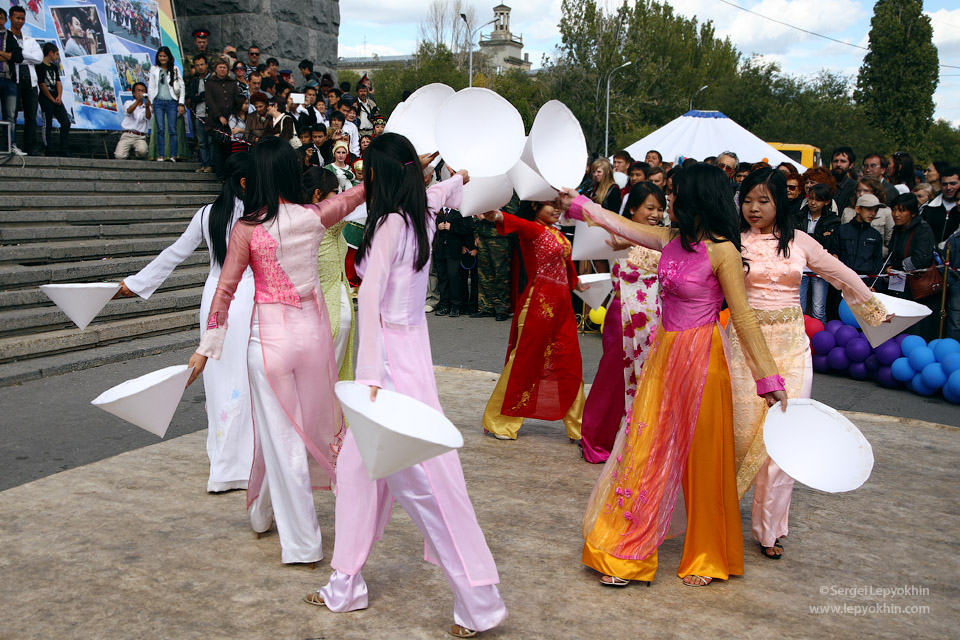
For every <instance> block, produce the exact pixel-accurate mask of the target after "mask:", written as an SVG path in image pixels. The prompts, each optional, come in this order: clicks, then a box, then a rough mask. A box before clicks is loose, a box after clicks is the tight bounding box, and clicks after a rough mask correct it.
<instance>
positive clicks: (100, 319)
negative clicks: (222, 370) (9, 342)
mask: <svg viewBox="0 0 960 640" xmlns="http://www.w3.org/2000/svg"><path fill="white" fill-rule="evenodd" d="M202 294H203V286H202V284H201V286H199V287H191V288H187V289H176V290H174V291H163V292H158V293H154V294H153V295H152V296H150V299H149V300H143V299H142V298H136V297H135V298H121V299H119V300H111V301H110V302H108V303H107V306H105V307H104V308H103V310H102V311H101V312H100V313H99V314H98V315H97V317H96V318H95V321H96V322H97V323H106V322H112V321H114V320H119V319H121V318H135V317H144V316H148V315H154V314H159V313H170V312H173V311H183V310H186V309H199V308H200V296H201V295H202ZM197 322H199V316H198V320H197ZM74 326H75V325H74V324H73V322H72V321H71V320H70V318H68V317H67V316H66V315H65V314H64V313H63V312H62V311H60V308H59V307H57V306H52V305H51V306H43V307H25V308H16V309H0V337H4V336H11V335H17V336H23V337H26V336H28V335H30V334H40V333H45V332H49V331H56V330H60V329H70V328H71V327H74ZM90 326H93V325H90ZM89 328H90V327H88V329H89Z"/></svg>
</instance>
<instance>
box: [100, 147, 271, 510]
mask: <svg viewBox="0 0 960 640" xmlns="http://www.w3.org/2000/svg"><path fill="white" fill-rule="evenodd" d="M249 168H250V154H248V153H235V154H233V155H231V156H230V158H229V159H228V160H227V163H226V166H225V167H224V172H225V174H226V180H225V181H224V183H223V189H222V190H221V191H220V196H219V197H218V198H217V200H216V201H215V202H214V203H213V204H212V205H206V206H204V207H202V208H201V209H200V210H199V211H197V213H196V214H195V215H194V216H193V219H192V220H191V221H190V224H189V225H188V226H187V230H186V231H184V233H183V235H182V236H180V238H178V239H177V241H176V242H174V243H173V244H172V245H170V246H169V247H167V248H166V249H164V250H163V252H162V253H161V254H160V255H159V256H157V257H156V258H154V260H153V262H151V263H150V264H148V265H147V266H146V267H144V268H143V269H141V270H140V272H139V273H137V274H136V275H132V276H128V277H127V278H125V279H124V281H123V282H122V283H121V287H120V292H119V293H118V294H117V296H118V297H132V296H134V295H138V296H140V297H141V298H144V299H146V298H149V297H150V296H151V295H152V294H153V292H154V291H156V290H157V289H158V288H159V287H160V285H162V284H163V282H164V280H166V279H167V276H169V275H170V273H171V272H172V271H173V270H174V269H175V268H176V267H177V265H179V264H180V263H181V262H183V261H184V260H186V259H187V258H188V257H189V256H191V255H192V254H193V252H194V251H196V249H197V247H198V246H200V243H201V242H206V244H207V247H208V248H209V249H210V274H209V275H208V276H207V281H206V282H205V283H204V285H203V296H202V298H201V299H200V335H201V337H202V336H203V334H204V331H205V329H206V322H205V320H206V318H207V316H208V315H209V314H210V302H211V301H212V300H213V294H214V293H215V292H216V290H217V282H218V281H219V280H220V268H221V266H222V265H223V260H224V258H225V257H226V255H227V242H228V239H229V237H230V232H231V231H232V230H233V225H234V224H235V223H236V221H237V220H238V219H239V218H240V216H242V215H243V203H242V202H241V201H240V196H241V194H242V193H243V189H244V188H245V187H246V177H247V172H248V171H249ZM230 311H231V317H235V318H237V320H236V321H234V322H231V323H230V328H229V329H228V330H227V334H226V339H225V344H224V348H223V356H222V357H221V358H220V359H219V360H211V361H210V362H209V363H207V367H206V369H205V370H204V374H203V389H204V393H205V395H206V408H207V428H208V431H207V456H208V457H209V458H210V478H209V480H208V481H207V491H209V492H211V493H217V492H220V491H229V490H231V489H246V488H247V480H248V478H249V477H250V468H251V466H252V465H253V418H252V417H251V413H250V411H251V410H250V385H249V382H248V379H247V343H248V342H249V341H250V317H251V316H252V315H253V272H252V271H250V268H249V267H248V268H247V270H246V271H245V272H244V274H243V277H242V279H241V280H240V284H239V286H238V287H237V293H236V299H235V300H234V301H233V305H231V307H230Z"/></svg>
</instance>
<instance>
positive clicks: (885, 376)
mask: <svg viewBox="0 0 960 640" xmlns="http://www.w3.org/2000/svg"><path fill="white" fill-rule="evenodd" d="M876 378H877V382H878V383H879V384H880V386H881V387H884V388H886V389H896V388H897V387H899V386H900V383H899V382H898V381H897V380H896V379H895V378H894V377H893V375H891V373H890V367H889V365H883V366H882V367H880V368H879V369H877V375H876Z"/></svg>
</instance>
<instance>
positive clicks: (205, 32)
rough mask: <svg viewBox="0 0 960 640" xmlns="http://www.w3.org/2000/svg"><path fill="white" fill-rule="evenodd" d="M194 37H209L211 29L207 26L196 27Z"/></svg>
mask: <svg viewBox="0 0 960 640" xmlns="http://www.w3.org/2000/svg"><path fill="white" fill-rule="evenodd" d="M193 37H194V38H209V37H210V30H209V29H207V28H205V27H200V28H199V29H194V30H193Z"/></svg>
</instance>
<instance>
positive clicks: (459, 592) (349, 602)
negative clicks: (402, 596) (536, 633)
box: [320, 430, 507, 631]
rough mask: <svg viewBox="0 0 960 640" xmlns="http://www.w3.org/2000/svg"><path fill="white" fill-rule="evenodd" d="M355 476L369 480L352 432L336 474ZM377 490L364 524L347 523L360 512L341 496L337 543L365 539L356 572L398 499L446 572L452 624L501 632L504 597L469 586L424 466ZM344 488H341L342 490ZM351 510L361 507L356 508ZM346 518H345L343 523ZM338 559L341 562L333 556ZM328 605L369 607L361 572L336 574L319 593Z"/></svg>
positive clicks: (489, 589)
mask: <svg viewBox="0 0 960 640" xmlns="http://www.w3.org/2000/svg"><path fill="white" fill-rule="evenodd" d="M356 473H361V474H364V475H366V473H367V472H366V469H365V468H364V467H363V460H362V459H361V458H360V451H359V450H358V449H357V443H356V440H354V437H353V432H352V431H350V430H347V436H346V438H344V441H343V448H342V449H341V450H340V457H339V459H338V460H337V474H338V476H340V477H356V475H355V474H356ZM371 484H372V485H375V487H376V489H375V490H374V491H375V493H376V508H375V509H372V510H364V511H365V512H366V513H367V514H368V517H364V518H361V519H360V520H359V521H358V520H357V519H356V518H355V517H353V518H351V517H346V516H347V515H348V514H347V513H345V511H351V512H353V515H356V513H357V512H356V511H355V510H353V509H352V508H351V505H348V504H343V506H344V507H346V509H341V503H346V502H351V503H352V502H355V501H352V500H342V499H341V496H340V495H339V494H338V496H337V515H336V520H335V523H334V526H335V530H336V535H337V540H338V541H339V540H341V539H353V540H357V539H358V538H361V539H364V542H367V541H369V543H368V544H364V545H363V547H362V551H361V553H362V554H363V556H362V557H360V558H355V559H354V562H351V563H350V564H352V565H353V566H357V567H362V566H363V565H364V564H365V563H366V560H367V556H368V555H369V553H370V548H371V547H372V545H373V542H374V541H375V539H377V538H378V537H379V535H378V534H379V532H380V531H382V527H383V525H384V524H385V523H386V518H389V505H388V504H387V502H389V500H390V498H389V496H390V494H392V495H393V497H394V498H396V499H397V502H399V503H400V506H402V507H403V509H404V511H406V512H407V513H408V514H409V515H410V519H411V520H413V523H414V524H415V525H416V526H417V529H418V530H419V531H420V533H421V534H422V535H423V537H424V540H426V542H427V547H428V551H429V555H430V557H431V559H434V560H436V561H437V562H438V564H439V565H440V568H441V569H442V570H443V574H444V576H445V577H446V579H447V583H448V584H449V585H450V588H451V589H452V590H453V619H454V622H456V623H457V624H459V625H461V626H464V627H466V628H468V629H475V630H477V631H485V630H487V629H492V628H493V627H495V626H497V625H498V624H500V622H502V621H503V620H504V619H505V618H506V617H507V608H506V606H505V605H504V603H503V599H502V598H501V597H500V591H499V590H498V589H497V586H496V585H492V584H491V585H484V586H476V587H472V586H470V582H469V580H468V579H467V575H466V573H465V572H464V570H463V563H462V561H461V560H460V557H459V555H458V554H457V550H456V547H455V546H454V544H453V539H452V538H451V537H450V532H449V528H448V527H447V525H446V523H445V522H444V520H443V514H442V513H441V511H440V507H439V505H438V504H437V499H436V496H435V495H434V491H433V488H432V487H431V484H430V480H429V478H428V476H427V473H426V472H425V471H424V469H423V466H422V465H420V464H417V465H414V466H412V467H408V468H406V469H404V470H402V471H398V472H396V473H393V474H391V475H389V476H387V477H386V478H383V479H381V480H377V481H376V482H371ZM344 488H345V487H344V486H343V485H341V486H340V487H339V490H340V491H342V490H343V489H344ZM352 506H356V505H355V504H354V505H352ZM341 516H344V517H341ZM334 557H337V553H336V551H334ZM320 594H321V596H323V601H324V604H325V605H326V606H327V608H328V609H330V610H331V611H337V612H344V611H356V610H357V609H365V608H366V607H367V585H366V583H365V582H364V581H363V576H362V575H361V574H360V572H359V571H358V572H357V573H355V574H353V575H349V574H346V573H343V572H341V571H339V570H335V571H334V572H333V575H332V576H330V581H329V582H328V583H327V584H326V586H324V587H323V588H322V589H320Z"/></svg>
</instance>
